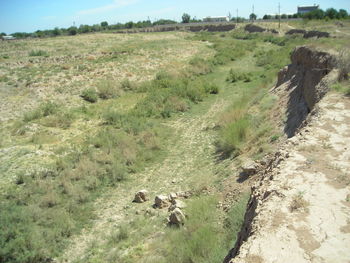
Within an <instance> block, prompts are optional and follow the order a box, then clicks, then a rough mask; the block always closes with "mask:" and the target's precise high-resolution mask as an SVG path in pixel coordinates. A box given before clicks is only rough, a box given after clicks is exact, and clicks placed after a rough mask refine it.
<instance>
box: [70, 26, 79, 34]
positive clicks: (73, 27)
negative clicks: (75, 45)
mask: <svg viewBox="0 0 350 263" xmlns="http://www.w3.org/2000/svg"><path fill="white" fill-rule="evenodd" d="M77 33H78V29H77V28H76V27H75V26H71V27H70V28H68V35H70V36H75V35H76V34H77Z"/></svg>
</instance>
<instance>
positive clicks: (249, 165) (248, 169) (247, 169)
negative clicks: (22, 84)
mask: <svg viewBox="0 0 350 263" xmlns="http://www.w3.org/2000/svg"><path fill="white" fill-rule="evenodd" d="M257 168H258V166H257V164H256V163H255V162H253V161H247V162H246V163H244V164H243V165H242V172H243V173H244V174H246V175H253V174H256V173H257Z"/></svg>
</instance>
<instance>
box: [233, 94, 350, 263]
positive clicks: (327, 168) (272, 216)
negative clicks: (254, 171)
mask: <svg viewBox="0 0 350 263" xmlns="http://www.w3.org/2000/svg"><path fill="white" fill-rule="evenodd" d="M319 106H320V111H319V114H318V116H317V117H315V118H314V119H313V120H312V122H311V124H310V125H309V126H307V127H306V128H304V129H303V130H302V132H301V133H300V134H298V135H297V136H295V137H294V138H291V139H289V140H288V141H289V142H288V144H287V146H286V147H285V149H284V151H285V152H288V153H289V158H286V159H285V160H284V161H283V162H282V163H281V164H280V166H279V167H278V168H277V170H276V171H275V173H274V176H273V179H272V180H268V182H265V183H264V185H266V189H264V192H265V194H266V195H265V196H267V197H264V198H265V200H261V202H262V203H260V204H258V208H257V211H256V213H257V216H256V217H255V219H254V221H253V225H252V228H253V231H254V232H253V235H252V236H250V237H249V238H248V240H247V242H245V243H243V245H242V247H241V249H240V254H239V256H238V257H236V258H235V259H233V260H232V261H231V262H254V263H259V262H276V263H277V262H281V263H282V262H283V263H284V262H298V263H302V262H317V263H318V262H338V263H342V262H344V263H348V262H350V100H349V99H348V98H344V97H341V96H340V95H338V94H328V95H327V96H326V97H325V98H324V99H323V100H322V101H321V102H320V104H319ZM287 157H288V155H287ZM263 187H264V186H263ZM268 193H269V194H268Z"/></svg>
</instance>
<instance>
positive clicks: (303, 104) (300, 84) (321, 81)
mask: <svg viewBox="0 0 350 263" xmlns="http://www.w3.org/2000/svg"><path fill="white" fill-rule="evenodd" d="M291 60H292V63H291V64H290V65H289V66H287V67H285V68H283V69H282V70H281V71H280V72H279V74H278V81H277V85H276V88H275V89H274V91H273V92H274V93H276V94H277V95H279V97H280V100H281V101H282V102H283V101H284V102H285V103H284V105H282V106H283V107H284V108H286V109H287V110H286V123H285V128H284V132H285V133H286V134H287V136H288V137H293V136H294V134H295V132H296V131H297V129H298V128H299V127H300V126H302V123H303V121H304V120H305V119H306V117H307V116H308V114H309V113H310V112H311V111H312V110H313V109H314V107H315V104H316V103H317V102H319V101H320V100H321V98H322V97H323V96H324V95H325V94H326V93H327V92H328V90H329V84H330V82H332V81H334V78H335V75H336V72H335V71H334V69H335V66H336V59H335V57H334V56H332V55H331V54H329V53H326V52H322V51H317V50H315V49H312V48H310V47H307V46H301V47H297V48H296V49H295V50H294V52H293V53H292V56H291ZM282 104H283V103H282Z"/></svg>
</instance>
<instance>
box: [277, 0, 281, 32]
mask: <svg viewBox="0 0 350 263" xmlns="http://www.w3.org/2000/svg"><path fill="white" fill-rule="evenodd" d="M278 28H279V29H281V3H278Z"/></svg>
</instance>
